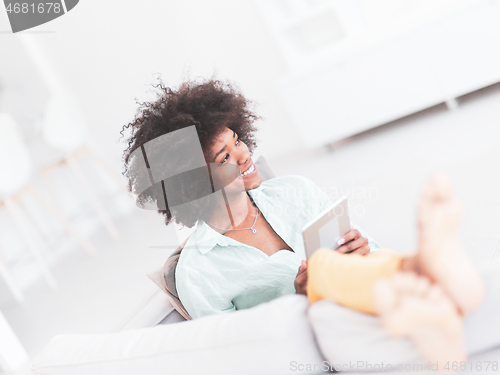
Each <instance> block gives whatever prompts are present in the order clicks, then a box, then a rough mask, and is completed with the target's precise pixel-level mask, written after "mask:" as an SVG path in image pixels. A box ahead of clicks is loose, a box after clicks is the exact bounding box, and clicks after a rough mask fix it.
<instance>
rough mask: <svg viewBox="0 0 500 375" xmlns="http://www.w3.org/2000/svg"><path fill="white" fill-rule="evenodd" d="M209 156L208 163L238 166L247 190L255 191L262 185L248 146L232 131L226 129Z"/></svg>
mask: <svg viewBox="0 0 500 375" xmlns="http://www.w3.org/2000/svg"><path fill="white" fill-rule="evenodd" d="M208 154H209V155H208V156H207V162H208V163H216V164H220V165H223V164H227V163H231V164H234V165H236V166H237V167H238V168H239V170H240V178H242V179H243V184H244V186H245V190H251V189H255V188H256V187H258V186H259V185H260V184H261V182H262V177H261V176H260V174H259V171H258V170H257V167H256V166H255V165H254V164H253V161H252V158H251V157H250V152H249V151H248V147H247V145H246V144H245V143H243V142H242V141H241V140H240V139H239V138H238V134H236V133H235V132H234V131H232V130H231V129H229V128H226V130H225V131H224V132H223V133H222V134H220V135H219V137H217V139H216V140H215V143H214V144H213V145H212V147H211V149H210V152H209V153H208Z"/></svg>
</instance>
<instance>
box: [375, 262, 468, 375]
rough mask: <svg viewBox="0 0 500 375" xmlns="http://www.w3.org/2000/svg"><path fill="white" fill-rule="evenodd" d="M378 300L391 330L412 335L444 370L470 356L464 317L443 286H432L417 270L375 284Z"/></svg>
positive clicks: (401, 273) (400, 334)
mask: <svg viewBox="0 0 500 375" xmlns="http://www.w3.org/2000/svg"><path fill="white" fill-rule="evenodd" d="M374 302H375V308H376V310H377V312H378V314H379V316H380V319H381V321H382V326H383V327H384V328H385V329H386V330H387V332H388V333H389V334H390V335H392V336H400V337H409V338H410V339H411V340H412V341H413V342H414V343H415V345H416V347H417V349H418V350H419V352H420V353H421V354H422V356H423V357H424V358H425V359H426V360H428V361H430V362H431V365H436V364H437V365H438V368H439V371H440V372H446V369H445V368H444V367H445V366H446V363H447V362H448V363H452V362H453V361H456V362H458V363H460V362H461V361H465V360H466V359H467V354H466V352H465V345H464V338H463V318H462V317H461V316H460V315H459V314H458V312H457V309H456V307H455V304H454V303H453V302H452V301H451V299H450V298H449V297H447V296H446V294H445V293H444V292H443V290H442V289H441V287H440V286H439V285H435V284H434V285H431V284H430V282H429V280H427V279H426V278H425V277H420V276H417V275H416V274H414V273H409V272H400V273H397V274H396V275H395V276H393V277H392V278H390V279H382V280H379V281H378V282H377V283H376V284H375V287H374ZM448 368H451V365H450V366H449V367H448Z"/></svg>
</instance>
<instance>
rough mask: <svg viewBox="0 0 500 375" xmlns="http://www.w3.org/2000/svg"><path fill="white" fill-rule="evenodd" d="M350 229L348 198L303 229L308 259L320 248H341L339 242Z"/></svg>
mask: <svg viewBox="0 0 500 375" xmlns="http://www.w3.org/2000/svg"><path fill="white" fill-rule="evenodd" d="M350 229H351V222H350V220H349V212H348V211H347V197H343V198H340V199H339V200H338V201H337V202H336V203H334V204H333V205H332V206H330V207H329V208H327V209H326V210H325V211H323V212H322V213H320V214H319V215H318V216H317V217H315V218H314V219H313V220H311V221H310V222H309V223H307V224H306V225H304V226H303V227H302V236H303V237H304V245H305V249H306V256H307V259H309V258H310V257H311V255H312V254H313V253H314V252H315V251H316V250H318V249H319V248H320V247H326V248H328V249H336V248H337V247H339V246H338V244H337V241H338V240H339V239H340V237H342V236H343V235H344V234H346V233H347V232H349V230H350Z"/></svg>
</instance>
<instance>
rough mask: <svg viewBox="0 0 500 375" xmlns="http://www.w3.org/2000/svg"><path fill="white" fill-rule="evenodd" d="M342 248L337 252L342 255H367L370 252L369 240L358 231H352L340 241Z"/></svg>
mask: <svg viewBox="0 0 500 375" xmlns="http://www.w3.org/2000/svg"><path fill="white" fill-rule="evenodd" d="M338 243H339V245H342V246H340V247H339V248H338V249H337V250H336V251H338V252H340V253H342V254H359V255H366V254H368V253H369V252H370V247H369V246H368V240H367V239H366V238H365V237H361V233H359V231H358V230H357V229H351V230H350V231H349V232H347V233H346V234H345V235H344V236H342V238H341V239H340V240H339V242H338Z"/></svg>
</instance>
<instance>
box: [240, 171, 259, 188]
mask: <svg viewBox="0 0 500 375" xmlns="http://www.w3.org/2000/svg"><path fill="white" fill-rule="evenodd" d="M243 182H244V184H245V190H247V191H248V190H252V189H255V188H258V187H259V186H260V184H261V183H262V177H261V176H260V174H259V172H257V173H255V174H254V175H253V176H251V177H250V176H249V177H248V178H247V179H244V180H243Z"/></svg>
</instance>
